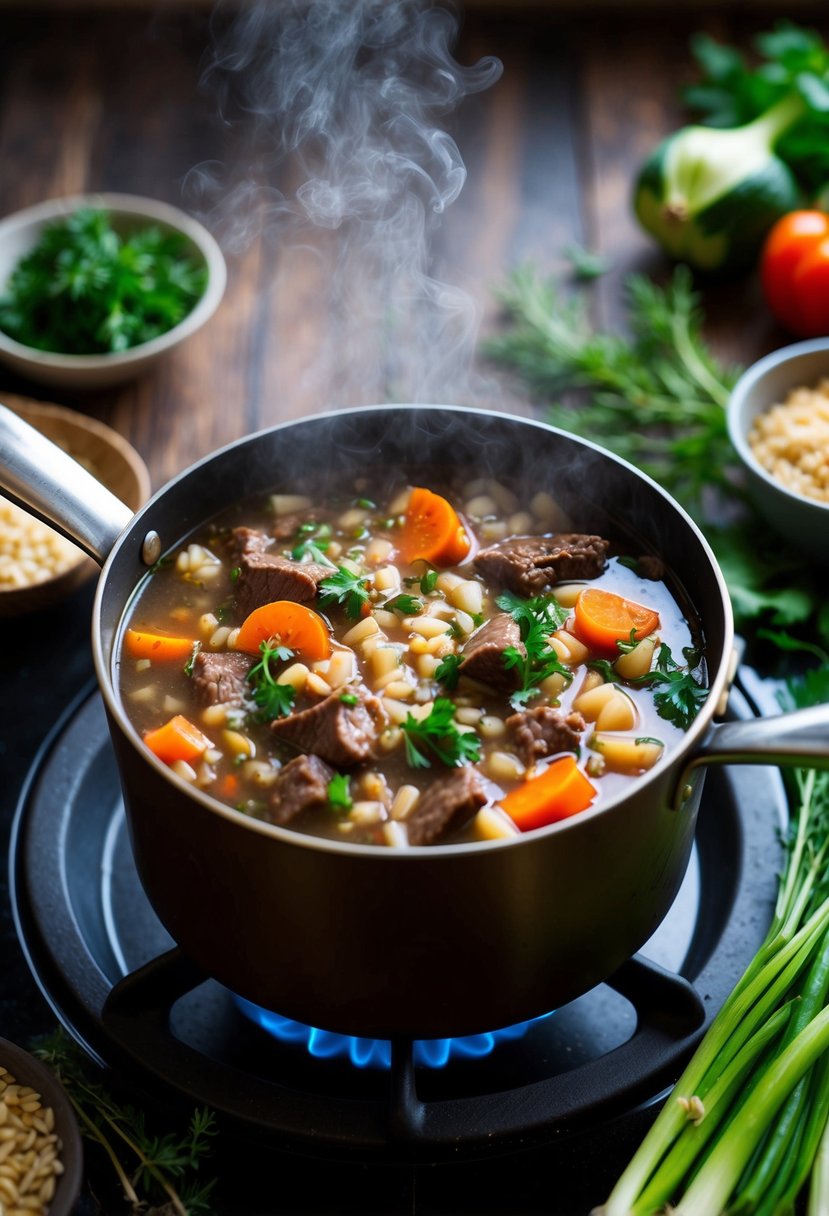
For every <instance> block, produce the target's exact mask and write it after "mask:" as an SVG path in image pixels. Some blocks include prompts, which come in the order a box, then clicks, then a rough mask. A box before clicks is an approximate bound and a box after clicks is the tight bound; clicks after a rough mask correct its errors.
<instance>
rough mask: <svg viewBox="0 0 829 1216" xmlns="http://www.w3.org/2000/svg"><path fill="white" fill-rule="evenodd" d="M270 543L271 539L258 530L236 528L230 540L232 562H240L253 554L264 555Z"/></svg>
mask: <svg viewBox="0 0 829 1216" xmlns="http://www.w3.org/2000/svg"><path fill="white" fill-rule="evenodd" d="M270 543H271V542H270V538H269V537H268V536H267V535H266V534H265V533H264V532H259V531H257V529H256V528H234V529H233V532H232V534H231V539H230V555H231V560H232V561H239V560H240V559H241V558H243V557H247V556H248V555H249V554H251V553H262V552H263V550H265V549H267V547H268V545H269V544H270Z"/></svg>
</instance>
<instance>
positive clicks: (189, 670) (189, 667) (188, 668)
mask: <svg viewBox="0 0 829 1216" xmlns="http://www.w3.org/2000/svg"><path fill="white" fill-rule="evenodd" d="M200 650H201V642H194V643H193V649H192V650H191V651H190V658H189V659H188V660H187V662H186V663H185V664H184V674H185V675H186V676H188V677H190V676H192V674H193V665H194V663H195V662H196V655H197V654H198V653H199V651H200Z"/></svg>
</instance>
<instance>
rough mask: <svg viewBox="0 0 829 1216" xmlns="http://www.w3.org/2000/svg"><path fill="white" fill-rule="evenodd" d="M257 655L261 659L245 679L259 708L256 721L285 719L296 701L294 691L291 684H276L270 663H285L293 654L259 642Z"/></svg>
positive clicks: (284, 649) (284, 648) (286, 649)
mask: <svg viewBox="0 0 829 1216" xmlns="http://www.w3.org/2000/svg"><path fill="white" fill-rule="evenodd" d="M259 653H260V655H261V656H262V657H261V658H260V660H259V662H258V663H255V664H254V666H253V667H251V669H250V671H249V672H248V674H247V679H248V683H249V684H250V685H251V686H252V694H251V695H252V697H253V701H254V704H255V705H258V706H259V712H258V713H257V714H256V715H255V718H256V720H257V721H258V722H272V721H273V720H274V718H285V717H287V715H288V714H289V713H290V712H291V710H292V709H293V705H294V701H295V699H296V689H295V688H294V687H293V685H292V684H278V683H277V682H276V680H275V679H274V675H273V672H272V671H271V662H272V661H274V660H276V661H277V662H282V663H284V662H287V660H288V659H291V658H293V655H294V652H293V650H290V649H289V648H288V647H287V646H269V645H268V643H267V642H260V644H259Z"/></svg>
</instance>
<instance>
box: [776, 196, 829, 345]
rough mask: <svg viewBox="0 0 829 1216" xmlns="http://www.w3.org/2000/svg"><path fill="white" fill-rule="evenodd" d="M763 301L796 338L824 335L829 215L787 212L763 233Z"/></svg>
mask: <svg viewBox="0 0 829 1216" xmlns="http://www.w3.org/2000/svg"><path fill="white" fill-rule="evenodd" d="M760 274H761V277H762V281H763V294H764V295H765V297H766V303H767V304H768V306H769V308H770V309H771V311H772V312H773V313H774V316H775V317H776V319H777V320H778V321H779V322H780V324H781V325H783V326H784V327H785V328H786V329H788V330H790V331H791V332H792V333H793V334H797V335H798V336H799V337H801V338H817V337H820V336H822V335H823V334H829V215H825V214H824V213H823V212H822V211H791V212H789V214H788V215H784V216H783V218H782V219H779V220H778V221H777V223H776V224H775V225H774V227H773V228H772V229H771V231H770V232H769V234H768V236H767V237H766V243H765V245H764V246H763V252H762V255H761V259H760Z"/></svg>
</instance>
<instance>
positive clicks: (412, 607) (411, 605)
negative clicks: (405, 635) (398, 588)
mask: <svg viewBox="0 0 829 1216" xmlns="http://www.w3.org/2000/svg"><path fill="white" fill-rule="evenodd" d="M383 607H384V608H385V609H387V610H388V611H389V612H399V613H400V614H401V616H417V615H418V613H419V612H422V611H423V600H421V599H418V597H417V596H416V595H406V594H405V592H404V593H403V594H401V595H396V596H394V598H393V599H390V600H386V602H385V604H384V605H383Z"/></svg>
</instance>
